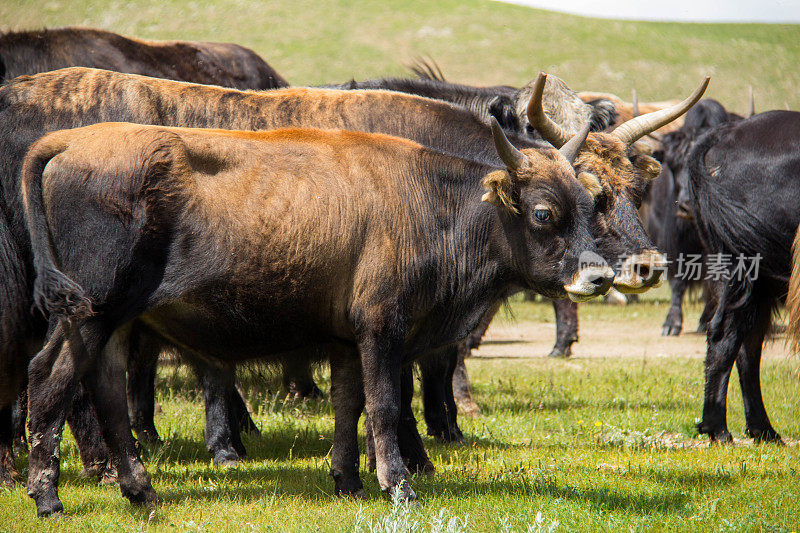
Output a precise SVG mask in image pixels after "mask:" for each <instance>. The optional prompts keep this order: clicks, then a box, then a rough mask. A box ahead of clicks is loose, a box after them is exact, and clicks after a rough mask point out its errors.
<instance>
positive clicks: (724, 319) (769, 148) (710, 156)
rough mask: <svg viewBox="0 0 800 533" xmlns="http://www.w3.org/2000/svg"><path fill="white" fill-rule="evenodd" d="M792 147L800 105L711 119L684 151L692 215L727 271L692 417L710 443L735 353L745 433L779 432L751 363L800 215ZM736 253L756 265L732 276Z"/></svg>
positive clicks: (779, 291)
mask: <svg viewBox="0 0 800 533" xmlns="http://www.w3.org/2000/svg"><path fill="white" fill-rule="evenodd" d="M799 146H800V113H797V112H793V111H768V112H766V113H761V114H758V115H755V116H753V117H751V118H749V119H745V120H740V121H736V122H727V123H725V124H722V125H720V126H717V127H716V128H714V129H712V130H710V131H709V132H707V133H706V134H705V135H703V136H702V137H700V138H699V139H698V140H697V141H696V142H695V144H694V146H693V147H692V149H691V151H690V152H689V161H688V166H689V181H688V188H687V189H688V195H689V198H690V203H691V210H692V214H693V215H694V219H695V221H696V223H697V227H698V229H699V232H700V237H701V239H702V241H703V246H704V248H705V250H706V252H707V253H708V254H722V255H721V256H717V257H718V258H719V261H718V264H720V265H722V266H723V267H726V268H727V270H729V274H730V275H729V276H728V277H727V278H721V279H720V280H719V281H718V282H715V283H714V288H715V290H716V291H717V301H718V303H717V310H716V312H715V313H714V316H713V318H712V319H711V321H710V322H709V325H708V333H707V343H708V347H707V353H706V361H705V393H704V401H703V415H702V420H701V421H700V423H699V424H698V425H697V427H698V430H699V431H700V433H701V434H703V433H704V434H708V435H709V437H710V438H711V440H712V442H716V441H723V442H730V441H731V440H732V439H731V434H730V432H729V431H728V425H727V418H726V398H727V391H728V380H729V378H730V374H731V370H732V367H733V363H734V361H735V362H736V366H737V369H738V373H739V383H740V385H741V388H742V399H743V401H744V412H745V419H746V423H747V434H748V435H749V436H750V437H753V438H755V439H757V440H766V441H771V440H774V441H778V440H780V436H779V435H778V433H777V432H776V431H775V429H774V428H773V427H772V424H771V423H770V420H769V417H768V416H767V412H766V409H765V408H764V402H763V399H762V397H761V383H760V376H759V368H760V363H761V349H762V344H763V342H764V338H765V336H766V334H767V331H768V330H769V328H770V323H771V318H772V315H773V313H774V311H775V310H776V308H777V306H778V305H779V303H780V301H781V299H782V298H783V297H784V296H785V295H786V293H787V289H788V288H789V278H790V273H791V271H792V257H791V246H792V240H793V238H794V236H795V232H796V230H797V226H798V222H800V209H798V205H799V203H800V150H798V147H799ZM740 256H741V257H742V258H744V260H743V261H742V262H741V263H742V268H741V270H744V269H745V268H753V269H755V267H756V266H757V272H753V270H750V271H749V272H747V271H745V272H744V274H749V275H739V274H740V272H741V270H740V269H739V268H738V267H739V265H740V262H739V259H738V258H739V257H740ZM711 257H713V256H711ZM753 258H758V259H753ZM725 261H727V266H726V263H725ZM723 271H724V269H723ZM795 294H796V293H795ZM791 301H793V302H796V300H791ZM795 305H796V304H795ZM790 307H791V306H790Z"/></svg>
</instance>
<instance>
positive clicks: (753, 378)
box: [736, 313, 781, 442]
mask: <svg viewBox="0 0 800 533" xmlns="http://www.w3.org/2000/svg"><path fill="white" fill-rule="evenodd" d="M759 318H760V321H759V323H758V324H757V325H756V327H755V328H753V329H752V330H751V331H750V332H749V333H748V335H747V337H746V338H745V340H744V343H743V345H742V349H741V350H740V351H739V356H738V357H737V358H736V369H737V370H738V372H739V384H740V385H741V387H742V400H743V402H744V414H745V419H746V421H747V434H748V435H749V436H751V437H753V438H754V439H756V440H757V441H773V442H775V441H777V442H780V441H781V436H780V435H778V432H777V431H775V429H774V428H773V427H772V423H771V422H770V421H769V416H767V410H766V408H765V407H764V399H763V398H762V396H761V375H760V372H761V349H762V346H763V344H764V337H765V336H766V333H767V329H768V328H769V324H770V314H769V313H765V314H764V315H763V316H760V317H759Z"/></svg>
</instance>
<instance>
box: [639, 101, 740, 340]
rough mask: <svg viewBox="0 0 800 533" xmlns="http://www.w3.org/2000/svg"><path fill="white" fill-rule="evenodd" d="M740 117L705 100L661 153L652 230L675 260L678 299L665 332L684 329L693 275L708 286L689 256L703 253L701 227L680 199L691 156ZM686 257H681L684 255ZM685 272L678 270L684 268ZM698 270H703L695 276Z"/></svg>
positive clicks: (672, 270) (709, 308) (703, 320)
mask: <svg viewBox="0 0 800 533" xmlns="http://www.w3.org/2000/svg"><path fill="white" fill-rule="evenodd" d="M740 119H741V117H738V119H737V118H736V116H735V115H733V114H731V113H728V112H727V111H725V108H724V107H722V105H721V104H720V103H719V102H717V101H716V100H709V99H705V100H701V101H699V102H698V103H697V105H695V106H694V107H693V108H692V109H690V110H689V112H688V113H686V117H685V118H684V122H683V126H681V128H680V129H678V130H675V131H673V132H671V133H667V134H666V135H664V136H663V137H662V139H661V145H662V150H661V152H660V154H657V156H656V157H657V158H658V159H660V161H661V175H660V178H659V179H657V180H655V181H654V182H653V185H652V188H651V190H650V191H649V199H650V202H649V203H650V209H649V210H648V217H647V231H648V233H649V234H650V237H652V238H653V241H654V242H655V243H656V246H658V249H659V250H660V251H661V252H663V253H664V254H665V255H666V256H667V258H668V259H669V260H670V263H669V268H668V271H667V274H668V277H669V284H670V289H671V290H672V301H671V304H670V308H669V311H668V312H667V317H666V319H665V320H664V325H663V327H662V331H661V334H662V335H679V334H680V332H681V329H682V327H683V310H682V309H681V306H682V303H683V295H684V293H685V292H686V289H687V288H689V287H690V286H691V285H692V284H693V283H692V282H693V280H691V279H688V275H689V274H691V276H692V277H696V279H695V280H694V284H695V285H699V284H702V278H703V277H705V275H706V271H705V268H704V263H703V262H700V263H698V265H700V266H701V267H703V268H699V269H698V270H697V271H696V272H695V271H694V270H693V269H694V267H687V266H686V260H694V259H693V258H692V256H695V258H696V257H699V256H702V254H703V246H702V242H701V241H700V236H699V235H698V234H697V228H696V227H695V225H694V223H693V222H692V221H691V220H689V219H688V218H687V212H686V207H685V202H684V205H683V206H681V204H680V201H681V200H683V199H684V197H685V194H686V193H685V192H684V191H686V187H687V181H688V179H689V178H688V168H687V164H686V163H687V158H688V155H689V150H690V149H691V147H692V144H693V143H694V142H695V141H696V140H697V139H698V138H699V137H700V136H701V135H702V134H703V133H705V132H706V131H708V130H710V129H712V128H715V127H717V126H719V125H720V124H724V123H726V122H728V121H730V120H740ZM681 257H682V258H683V260H680V259H679V258H681ZM679 268H680V269H681V270H682V271H681V272H678V269H679ZM690 268H691V269H692V272H691V273H689V272H688V271H687V270H688V269H690ZM695 274H697V275H696V276H695ZM705 292H706V306H705V309H704V310H703V314H702V316H701V317H700V323H699V325H698V327H697V330H698V332H705V329H706V326H707V324H708V321H709V320H710V319H711V315H713V313H714V304H713V297H712V296H711V294H712V293H711V291H705Z"/></svg>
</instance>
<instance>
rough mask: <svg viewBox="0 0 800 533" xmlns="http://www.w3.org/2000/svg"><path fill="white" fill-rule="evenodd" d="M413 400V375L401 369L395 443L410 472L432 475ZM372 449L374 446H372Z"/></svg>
mask: <svg viewBox="0 0 800 533" xmlns="http://www.w3.org/2000/svg"><path fill="white" fill-rule="evenodd" d="M413 399H414V375H413V372H412V367H411V366H406V367H405V368H403V374H402V376H401V379H400V401H401V403H400V424H399V425H398V428H397V441H398V445H399V446H400V455H402V456H403V462H404V463H405V465H406V467H407V468H408V469H409V470H410V471H411V472H422V473H424V474H433V470H434V468H433V463H432V462H431V460H430V458H429V457H428V452H427V451H425V445H424V444H423V443H422V436H420V434H419V430H418V429H417V419H416V417H415V416H414V409H413V408H412V407H411V401H412V400H413ZM373 448H374V446H373Z"/></svg>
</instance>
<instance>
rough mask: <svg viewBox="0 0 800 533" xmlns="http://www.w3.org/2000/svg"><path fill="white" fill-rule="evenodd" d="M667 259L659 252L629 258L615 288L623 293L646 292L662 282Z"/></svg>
mask: <svg viewBox="0 0 800 533" xmlns="http://www.w3.org/2000/svg"><path fill="white" fill-rule="evenodd" d="M665 265H666V259H665V258H664V256H663V255H662V254H661V253H660V252H659V251H658V250H645V251H644V252H642V253H640V254H634V255H631V256H630V257H628V258H627V259H626V260H625V262H624V263H623V264H622V268H621V269H620V273H619V275H618V276H617V277H616V279H615V280H614V287H616V289H617V290H618V291H619V292H622V293H628V294H629V293H637V292H644V291H646V290H647V289H650V288H652V287H656V286H657V285H658V284H659V283H660V281H661V273H662V272H663V271H664V266H665Z"/></svg>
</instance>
